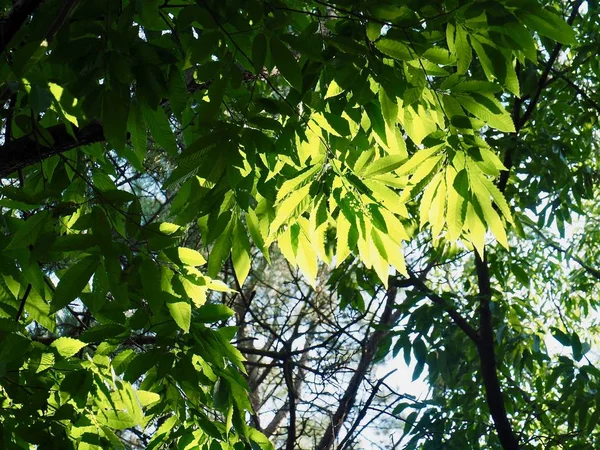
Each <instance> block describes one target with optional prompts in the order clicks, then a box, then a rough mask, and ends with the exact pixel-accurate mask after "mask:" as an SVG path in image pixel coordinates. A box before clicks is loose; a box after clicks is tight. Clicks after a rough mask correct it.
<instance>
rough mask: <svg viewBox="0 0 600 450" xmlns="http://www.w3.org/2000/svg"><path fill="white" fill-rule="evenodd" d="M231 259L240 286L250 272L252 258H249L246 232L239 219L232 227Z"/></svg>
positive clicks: (248, 242) (248, 243)
mask: <svg viewBox="0 0 600 450" xmlns="http://www.w3.org/2000/svg"><path fill="white" fill-rule="evenodd" d="M231 260H232V262H233V270H234V272H235V277H236V278H237V280H238V283H239V284H240V286H242V285H243V284H244V281H246V278H247V277H248V273H250V267H251V262H252V260H251V258H250V241H249V240H248V234H247V233H246V229H245V228H244V225H242V221H241V220H240V219H238V220H237V221H236V223H235V226H234V228H233V235H232V241H231Z"/></svg>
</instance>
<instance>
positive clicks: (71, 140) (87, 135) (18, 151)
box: [0, 122, 104, 178]
mask: <svg viewBox="0 0 600 450" xmlns="http://www.w3.org/2000/svg"><path fill="white" fill-rule="evenodd" d="M46 131H48V133H50V136H52V139H53V141H54V143H53V144H52V146H50V147H49V146H47V144H46V143H44V144H46V145H42V143H41V142H36V141H35V140H34V139H33V138H32V137H29V136H26V137H22V138H20V139H15V140H14V141H11V142H8V143H6V144H4V145H3V146H1V147H0V154H1V155H2V159H1V160H0V178H6V177H8V176H9V175H10V174H11V173H13V172H15V171H17V170H19V169H24V168H25V167H27V166H30V165H32V164H35V163H39V162H40V161H43V160H44V159H46V158H49V157H51V156H54V155H58V154H60V153H63V152H66V151H67V150H71V149H72V148H75V147H80V146H83V145H88V144H93V143H94V142H101V141H104V133H103V131H102V126H101V125H100V124H99V123H97V122H92V123H91V124H89V125H86V126H84V127H81V128H77V127H73V134H74V135H75V137H73V136H71V135H70V134H69V133H68V131H67V128H66V126H65V125H64V124H60V125H55V126H53V127H50V128H47V129H46Z"/></svg>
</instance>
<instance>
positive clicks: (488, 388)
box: [475, 253, 519, 450]
mask: <svg viewBox="0 0 600 450" xmlns="http://www.w3.org/2000/svg"><path fill="white" fill-rule="evenodd" d="M475 267H476V269H477V284H478V287H479V322H480V323H479V341H478V343H477V352H478V353H479V362H480V366H481V375H482V378H483V386H484V388H485V396H486V400H487V404H488V408H489V410H490V414H491V416H492V419H493V420H494V426H495V427H496V432H497V433H498V438H499V439H500V443H501V444H502V448H503V449H504V450H517V449H518V448H519V441H518V440H517V437H516V436H515V433H514V431H513V429H512V425H511V423H510V421H509V420H508V416H507V414H506V407H505V406H504V398H503V396H502V388H501V387H500V380H499V379H498V368H497V365H496V354H495V350H494V328H493V324H492V312H491V310H490V303H491V301H492V288H491V286H490V273H489V270H488V262H487V258H486V257H484V258H483V259H482V258H481V257H480V256H479V254H478V253H476V254H475Z"/></svg>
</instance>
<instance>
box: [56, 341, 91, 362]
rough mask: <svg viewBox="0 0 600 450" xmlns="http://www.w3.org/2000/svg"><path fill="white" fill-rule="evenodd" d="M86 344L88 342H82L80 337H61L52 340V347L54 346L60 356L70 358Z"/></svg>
mask: <svg viewBox="0 0 600 450" xmlns="http://www.w3.org/2000/svg"><path fill="white" fill-rule="evenodd" d="M86 345H87V344H86V343H85V342H81V341H80V340H78V339H73V338H70V337H59V338H58V339H57V340H55V341H54V342H52V344H51V347H54V348H55V349H56V350H57V351H58V354H59V355H60V356H62V357H64V358H70V357H71V356H73V355H75V354H76V353H77V352H79V350H81V349H82V348H83V347H85V346H86Z"/></svg>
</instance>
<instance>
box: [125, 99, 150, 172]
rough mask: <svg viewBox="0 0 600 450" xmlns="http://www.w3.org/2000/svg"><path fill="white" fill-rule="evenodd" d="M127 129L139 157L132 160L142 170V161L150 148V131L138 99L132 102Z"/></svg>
mask: <svg viewBox="0 0 600 450" xmlns="http://www.w3.org/2000/svg"><path fill="white" fill-rule="evenodd" d="M127 129H128V130H129V136H130V142H131V144H132V145H133V150H134V152H135V155H136V156H137V159H135V160H134V161H130V162H131V163H132V164H133V165H134V167H135V168H136V169H137V170H139V171H142V170H143V166H142V163H143V161H144V159H145V158H146V151H147V150H148V133H147V131H146V123H145V121H144V117H143V115H142V110H141V108H140V105H139V103H138V102H137V101H134V102H133V103H132V104H131V110H130V112H129V119H128V122H127Z"/></svg>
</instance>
